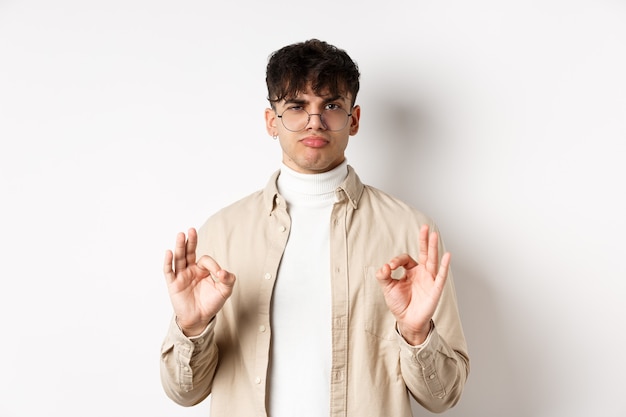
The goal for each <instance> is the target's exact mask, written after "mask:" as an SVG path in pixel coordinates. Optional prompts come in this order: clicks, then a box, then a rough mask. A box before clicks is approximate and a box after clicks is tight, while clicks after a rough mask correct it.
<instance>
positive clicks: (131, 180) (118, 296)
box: [0, 0, 626, 417]
mask: <svg viewBox="0 0 626 417" xmlns="http://www.w3.org/2000/svg"><path fill="white" fill-rule="evenodd" d="M311 37H318V38H321V39H323V40H326V41H328V42H330V43H333V44H336V45H338V46H340V47H342V48H344V49H346V50H347V51H348V53H349V54H350V55H351V56H352V57H353V58H354V59H355V60H356V61H357V63H358V64H359V66H360V68H361V72H362V90H361V93H360V96H359V100H358V102H359V103H360V105H361V106H362V125H361V131H360V132H359V134H358V135H357V136H355V137H353V138H352V139H351V144H350V146H349V148H348V159H349V162H350V163H351V164H352V165H353V166H355V168H356V169H357V172H358V173H359V174H360V176H361V178H362V179H363V180H364V181H365V182H367V183H370V184H372V185H375V186H378V187H380V188H383V189H385V190H386V191H388V192H390V193H392V194H395V195H396V196H398V197H401V198H402V199H404V200H406V201H408V202H410V203H411V204H413V205H415V206H417V207H418V208H420V209H422V210H423V211H424V212H426V213H427V214H429V215H431V216H432V217H434V218H435V220H436V221H437V223H438V224H439V226H440V228H441V231H442V234H443V237H444V239H445V241H446V244H447V246H448V249H449V250H450V251H451V252H452V253H453V269H454V272H455V279H456V285H457V291H458V297H459V303H460V309H461V313H462V317H463V322H464V327H465V331H466V336H467V340H468V343H469V348H470V355H471V360H472V363H471V365H472V371H471V374H470V379H469V381H468V384H467V387H466V391H465V394H464V396H463V398H462V400H461V402H460V404H459V405H458V406H457V407H456V408H454V409H453V410H451V411H450V412H448V414H447V415H449V416H464V417H474V416H481V417H501V416H507V417H527V416H532V417H543V416H545V417H554V416H569V417H576V416H581V417H583V416H584V417H588V416H592V415H593V416H602V417H613V416H615V417H618V416H624V415H626V404H625V403H624V388H625V383H624V375H626V362H625V361H624V352H625V350H626V336H625V332H624V329H625V327H626V326H625V324H624V321H625V320H624V319H625V318H626V303H625V302H624V299H625V296H626V291H625V289H624V280H625V278H626V266H625V263H624V256H625V255H626V251H625V244H624V236H625V235H626V225H625V221H624V213H625V212H626V203H625V202H624V182H625V181H624V179H625V178H626V168H625V165H626V159H625V157H626V77H625V74H626V52H625V51H626V46H625V45H626V4H625V2H623V1H605V0H578V1H577V0H573V1H564V0H563V1H557V0H543V1H529V0H525V1H521V0H515V1H506V2H504V1H495V0H492V1H474V2H466V1H461V0H456V1H455V0H449V1H437V2H435V1H422V0H420V1H411V2H409V1H407V2H400V1H385V2H374V3H371V4H366V2H362V1H336V0H333V1H327V0H322V1H316V2H285V1H280V2H279V1H263V2H261V1H259V2H253V1H248V2H247V3H244V4H242V2H237V1H232V2H207V1H197V0H196V1H191V0H190V1H177V2H174V1H164V0H153V1H148V0H124V1H122V0H109V1H103V0H94V1H80V0H74V1H72V0H58V1H42V0H31V1H29V0H23V1H17V0H14V1H11V0H8V1H0V141H1V148H0V174H1V176H0V181H1V182H0V196H1V198H2V204H1V206H0V207H1V208H0V210H1V215H0V237H1V242H2V247H1V248H0V249H1V251H0V261H1V266H2V286H1V287H0V320H1V322H0V324H1V334H2V339H1V343H0V358H1V361H2V363H1V365H0V416H2V417H13V416H35V415H36V416H67V415H83V416H91V417H99V416H107V417H108V416H152V417H158V416H168V417H169V416H207V415H208V407H209V403H208V402H205V403H202V404H201V405H199V406H196V407H194V408H189V409H186V408H182V407H180V406H178V405H176V404H174V403H172V402H171V401H170V400H169V399H167V398H166V397H165V394H164V393H163V392H162V390H161V387H160V381H159V374H158V361H159V348H160V344H161V340H162V338H163V336H164V335H165V331H166V328H167V324H168V321H169V318H170V314H171V308H170V305H169V300H168V298H167V294H166V289H165V284H164V281H163V278H162V274H161V265H162V257H163V254H164V251H165V250H166V249H167V248H170V247H171V246H172V244H173V241H174V237H175V234H176V232H178V231H182V230H186V229H187V228H188V227H190V226H199V225H200V224H201V223H202V222H203V221H204V220H205V219H206V217H208V216H209V215H210V214H211V213H213V212H214V211H215V210H217V209H218V208H220V207H222V206H224V205H226V204H228V203H230V202H232V201H234V200H235V199H238V198H240V197H243V196H244V195H247V194H248V193H249V192H252V191H254V190H256V189H258V188H261V187H263V186H264V185H265V183H266V181H267V178H268V177H269V175H270V174H271V173H272V172H273V171H274V170H275V169H277V168H278V164H279V162H280V149H279V147H278V143H277V142H275V141H272V139H271V138H270V137H269V136H268V135H267V134H266V132H265V130H264V124H263V110H264V108H265V107H266V101H265V95H266V90H265V84H264V77H265V64H266V59H267V56H268V55H269V53H270V52H272V51H273V50H275V49H277V48H279V47H282V46H284V45H286V44H288V43H292V42H297V41H302V40H305V39H308V38H311ZM242 256H245V254H242ZM415 411H416V413H415V414H416V415H429V413H428V412H425V411H423V410H420V409H419V407H417V406H416V407H415Z"/></svg>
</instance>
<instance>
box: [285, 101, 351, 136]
mask: <svg viewBox="0 0 626 417" xmlns="http://www.w3.org/2000/svg"><path fill="white" fill-rule="evenodd" d="M352 109H354V107H353V108H352ZM289 110H290V109H285V110H283V114H278V112H277V113H276V117H278V118H279V119H280V122H281V123H282V124H283V127H284V128H285V129H287V130H288V131H290V132H302V131H304V130H306V127H307V126H308V125H309V123H310V122H311V116H319V118H320V122H321V123H322V126H324V128H325V129H326V130H328V131H331V132H338V131H340V130H342V129H345V127H346V126H348V121H349V120H350V117H352V112H350V113H348V112H347V111H346V109H344V108H341V107H340V108H339V109H337V110H342V111H343V112H344V113H346V123H345V124H344V125H343V126H342V127H341V128H340V129H330V128H329V127H328V125H327V124H326V122H325V121H324V117H322V115H323V113H324V110H322V113H309V112H308V111H306V110H304V109H302V111H303V112H305V113H306V114H307V116H308V117H307V119H306V123H305V124H304V127H303V128H302V129H299V130H292V129H289V128H288V127H287V125H286V124H285V121H284V120H283V115H284V114H285V112H286V111H289Z"/></svg>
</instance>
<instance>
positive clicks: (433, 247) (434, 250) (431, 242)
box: [426, 232, 439, 277]
mask: <svg viewBox="0 0 626 417" xmlns="http://www.w3.org/2000/svg"><path fill="white" fill-rule="evenodd" d="M438 265H439V236H438V235H437V233H436V232H433V233H431V234H430V236H429V238H428V260H427V261H426V270H427V271H428V272H430V274H431V275H432V276H433V277H434V276H435V275H436V274H437V269H438Z"/></svg>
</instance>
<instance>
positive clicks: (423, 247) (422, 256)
mask: <svg viewBox="0 0 626 417" xmlns="http://www.w3.org/2000/svg"><path fill="white" fill-rule="evenodd" d="M419 245H420V252H419V256H418V257H417V262H418V263H420V264H422V265H426V261H427V260H428V225H427V224H425V225H423V226H422V228H421V229H420V236H419Z"/></svg>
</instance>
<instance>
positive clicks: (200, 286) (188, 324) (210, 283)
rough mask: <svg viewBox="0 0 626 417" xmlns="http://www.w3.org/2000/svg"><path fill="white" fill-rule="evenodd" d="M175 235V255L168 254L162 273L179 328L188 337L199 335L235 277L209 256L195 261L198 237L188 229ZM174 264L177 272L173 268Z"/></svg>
mask: <svg viewBox="0 0 626 417" xmlns="http://www.w3.org/2000/svg"><path fill="white" fill-rule="evenodd" d="M188 234H189V237H188V239H186V238H185V234H184V233H182V232H181V233H179V234H178V235H177V236H176V247H175V249H174V253H173V254H172V251H170V250H168V251H167V252H166V253H165V262H164V265H163V273H164V275H165V281H166V283H167V290H168V292H169V295H170V300H171V302H172V306H173V307H174V313H175V314H176V319H177V321H178V325H179V326H180V328H181V330H182V331H183V333H184V334H185V335H186V336H195V335H198V334H200V333H201V332H202V331H203V330H204V329H205V327H206V326H207V325H208V324H209V322H210V321H211V319H212V318H213V317H215V315H216V314H217V312H218V311H220V310H221V308H222V307H223V306H224V303H225V302H226V300H227V299H228V297H230V295H231V294H232V292H233V286H234V285H235V275H233V274H231V273H230V272H228V271H226V270H224V269H222V268H221V267H220V266H219V265H218V264H217V262H215V260H214V259H213V258H211V257H209V256H202V257H201V258H200V259H198V261H197V262H196V246H197V244H198V234H197V232H196V230H195V229H193V228H192V229H189V231H188ZM172 261H174V269H172Z"/></svg>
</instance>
